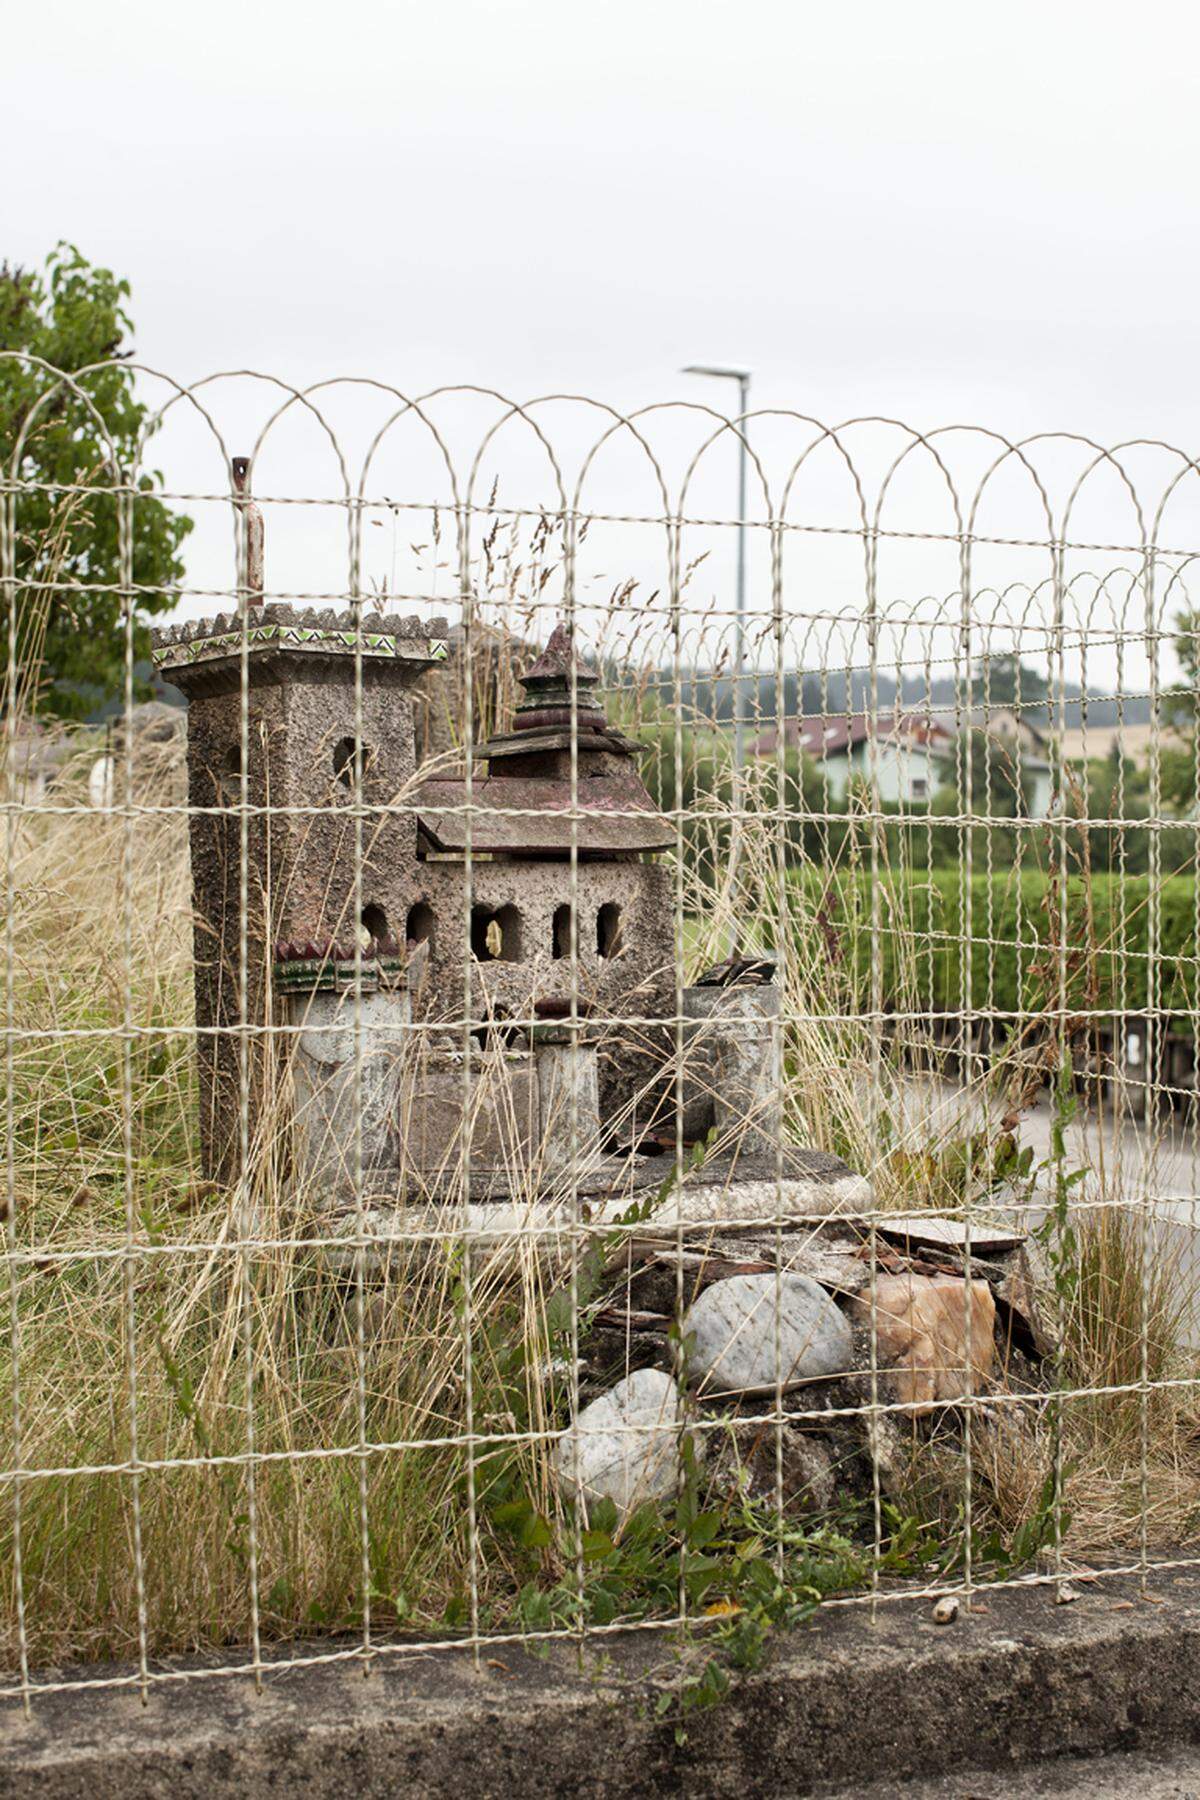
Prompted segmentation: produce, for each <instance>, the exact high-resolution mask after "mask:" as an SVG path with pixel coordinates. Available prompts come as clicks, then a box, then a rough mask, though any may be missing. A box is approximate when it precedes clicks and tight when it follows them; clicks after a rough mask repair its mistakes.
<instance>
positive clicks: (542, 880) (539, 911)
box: [385, 861, 675, 1121]
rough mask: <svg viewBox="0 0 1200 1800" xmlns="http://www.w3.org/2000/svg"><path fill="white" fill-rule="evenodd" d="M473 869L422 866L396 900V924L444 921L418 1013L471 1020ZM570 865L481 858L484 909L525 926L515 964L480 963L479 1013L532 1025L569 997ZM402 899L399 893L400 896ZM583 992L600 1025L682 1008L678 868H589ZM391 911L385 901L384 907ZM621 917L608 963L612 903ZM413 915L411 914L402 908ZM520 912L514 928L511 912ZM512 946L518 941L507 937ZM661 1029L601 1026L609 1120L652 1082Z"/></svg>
mask: <svg viewBox="0 0 1200 1800" xmlns="http://www.w3.org/2000/svg"><path fill="white" fill-rule="evenodd" d="M464 881H465V871H464V866H463V864H462V863H460V862H449V861H445V862H443V861H428V862H421V863H418V864H417V865H416V868H415V872H414V874H413V876H412V878H411V881H410V883H409V884H406V885H405V886H404V887H403V888H402V889H401V890H399V891H397V892H396V898H395V902H394V905H395V913H396V918H397V921H398V922H400V921H403V920H405V919H407V917H408V909H409V908H410V907H412V906H415V905H416V904H417V903H418V902H423V903H424V904H425V905H426V906H428V907H430V908H431V909H432V912H433V915H434V938H433V943H432V947H431V954H430V959H429V966H428V972H427V974H426V976H425V979H424V981H423V983H422V985H421V988H420V990H419V992H417V993H414V996H413V1002H414V1013H415V1016H417V1017H420V1016H424V1017H426V1018H444V1019H454V1020H459V1021H461V1019H462V1008H463V995H464V969H465V966H466V965H465V956H466V953H467V946H466V943H465V941H464V940H465V931H464ZM570 890H571V883H570V867H569V865H568V864H566V863H559V862H500V861H497V862H479V863H477V864H476V865H475V867H474V882H473V891H474V904H475V905H476V906H477V907H479V908H481V909H484V910H486V911H488V912H490V913H493V914H501V915H502V919H503V920H504V922H505V923H509V926H510V929H511V928H512V926H513V925H515V928H516V931H517V934H518V940H519V954H518V955H517V957H516V960H512V961H508V960H502V961H488V962H476V961H474V960H472V964H471V970H472V1017H473V1018H476V1019H480V1020H483V1019H487V1018H489V1017H495V1016H504V1017H515V1018H526V1019H527V1018H529V1017H530V1016H531V1010H532V1005H533V1002H534V1000H535V999H539V998H546V997H548V996H551V995H559V994H566V993H568V992H569V986H570V979H571V963H570V960H569V958H568V957H566V956H562V955H560V956H556V955H555V954H554V951H555V917H556V914H558V915H559V927H560V931H559V945H560V948H561V947H562V936H561V929H562V923H563V916H562V913H561V910H560V909H562V908H565V907H566V906H567V905H568V904H569V900H570ZM391 893H392V891H391V890H389V900H390V899H391ZM578 900H579V913H578V926H577V937H578V952H579V956H578V984H579V985H578V993H579V999H580V1002H581V1004H583V1005H590V1006H591V1008H592V1010H593V1011H594V1012H595V1013H596V1014H597V1015H598V1016H599V1017H601V1018H606V1017H616V1018H618V1019H621V1018H637V1017H639V1016H640V1017H656V1016H661V1015H662V1014H663V1013H664V1012H666V1013H669V1012H671V1011H672V1010H673V1006H674V993H675V977H674V956H675V948H674V930H673V924H672V918H673V913H672V898H671V871H670V869H669V868H667V867H665V866H663V865H661V864H657V863H648V862H647V863H639V862H597V863H583V864H581V865H580V866H579V869H578ZM385 903H386V902H385ZM604 906H616V907H618V908H619V909H620V921H619V931H620V937H619V943H618V946H617V953H616V954H615V955H611V956H607V957H606V956H602V955H601V954H600V953H599V949H598V943H597V920H598V915H599V912H600V909H601V907H604ZM402 908H403V910H401V909H402ZM507 908H513V909H515V913H516V914H517V915H518V916H517V918H516V919H515V920H512V919H510V918H508V917H506V916H505V915H504V912H503V909H507ZM508 941H509V943H510V946H511V939H509V940H508ZM660 1036H661V1031H660V1030H659V1029H658V1028H656V1027H647V1026H630V1027H628V1028H626V1029H624V1030H621V1029H619V1028H616V1029H610V1030H607V1031H605V1030H602V1031H601V1032H600V1034H599V1043H600V1098H601V1110H602V1113H603V1116H604V1118H605V1120H606V1121H612V1120H613V1119H614V1117H616V1116H617V1115H618V1114H619V1113H620V1112H621V1111H622V1109H624V1108H626V1107H627V1106H628V1105H629V1104H630V1103H631V1102H632V1100H633V1098H634V1096H635V1095H636V1094H637V1093H638V1091H639V1090H640V1089H641V1088H642V1087H643V1086H645V1085H646V1084H647V1083H648V1082H649V1081H650V1079H651V1077H652V1074H653V1061H654V1056H655V1055H656V1054H660V1052H656V1050H655V1046H656V1045H657V1043H658V1039H659V1037H660Z"/></svg>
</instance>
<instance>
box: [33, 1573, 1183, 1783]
mask: <svg viewBox="0 0 1200 1800" xmlns="http://www.w3.org/2000/svg"><path fill="white" fill-rule="evenodd" d="M1148 1591H1149V1598H1143V1596H1142V1594H1141V1592H1140V1589H1139V1586H1138V1584H1137V1582H1136V1581H1135V1580H1133V1579H1130V1578H1127V1577H1120V1578H1111V1579H1106V1580H1104V1581H1098V1582H1095V1583H1093V1584H1089V1585H1088V1586H1086V1587H1084V1588H1083V1590H1082V1592H1081V1597H1080V1598H1079V1600H1078V1601H1076V1602H1075V1604H1073V1605H1071V1606H1056V1605H1055V1604H1054V1597H1053V1589H1050V1588H1044V1587H1038V1588H1026V1589H1019V1590H1016V1591H1006V1592H996V1593H991V1594H988V1593H985V1594H983V1595H982V1597H981V1602H980V1604H981V1609H982V1608H986V1611H984V1610H980V1611H978V1612H976V1613H974V1614H972V1615H971V1616H970V1617H969V1618H968V1617H966V1616H962V1617H960V1618H959V1620H958V1621H957V1623H955V1624H953V1625H950V1626H936V1625H934V1624H933V1623H932V1622H931V1619H930V1608H929V1604H928V1602H924V1603H909V1602H900V1603H896V1602H888V1603H887V1604H884V1605H881V1607H880V1608H879V1616H878V1620H877V1622H876V1623H875V1624H874V1625H872V1624H871V1622H870V1619H869V1617H868V1615H867V1613H866V1610H865V1609H859V1608H839V1609H832V1610H830V1609H826V1610H824V1611H823V1612H822V1613H821V1614H820V1615H819V1616H818V1618H817V1619H816V1620H814V1622H813V1624H812V1625H811V1626H810V1627H808V1628H806V1629H804V1630H802V1631H799V1632H796V1633H793V1634H791V1635H790V1636H788V1637H787V1638H785V1639H783V1640H781V1642H780V1643H779V1645H778V1646H777V1647H776V1648H775V1650H774V1652H773V1654H772V1655H771V1657H770V1660H769V1662H768V1664H767V1666H766V1667H765V1668H764V1669H762V1670H760V1671H759V1672H758V1673H756V1674H754V1675H752V1676H747V1677H745V1678H741V1679H739V1678H738V1677H736V1676H735V1677H734V1678H733V1681H732V1685H731V1691H730V1694H729V1696H728V1697H727V1699H725V1700H724V1701H722V1702H721V1703H720V1704H719V1705H717V1706H715V1707H713V1708H711V1709H708V1710H705V1711H703V1712H699V1713H697V1712H693V1713H691V1714H689V1716H688V1718H687V1720H686V1730H687V1740H686V1742H685V1743H683V1744H682V1745H680V1744H678V1743H677V1742H676V1737H675V1719H674V1717H673V1715H672V1713H671V1712H668V1713H667V1714H666V1716H665V1717H664V1716H660V1715H659V1714H658V1713H657V1711H656V1701H657V1698H658V1695H659V1694H660V1693H661V1692H663V1691H665V1690H667V1689H670V1688H671V1687H673V1686H674V1685H675V1684H676V1683H677V1682H678V1680H679V1676H680V1672H681V1667H682V1665H681V1662H680V1659H679V1657H678V1655H677V1653H676V1650H675V1648H674V1645H673V1644H672V1643H671V1642H668V1641H664V1639H663V1638H662V1637H660V1636H659V1635H658V1634H651V1633H636V1634H634V1633H631V1634H629V1635H628V1636H624V1635H622V1636H620V1637H614V1638H612V1639H607V1640H597V1641H596V1642H595V1643H594V1645H593V1646H591V1647H590V1648H589V1652H588V1657H587V1659H586V1661H585V1666H584V1667H583V1669H582V1670H581V1669H580V1667H579V1666H578V1663H577V1660H576V1658H575V1655H574V1652H573V1651H572V1650H571V1649H570V1648H563V1647H559V1646H556V1647H555V1648H554V1649H553V1651H552V1652H551V1653H550V1655H549V1656H547V1657H545V1658H544V1659H543V1658H539V1657H535V1656H532V1655H528V1654H526V1653H523V1652H520V1651H516V1652H514V1651H513V1650H512V1649H510V1648H509V1647H507V1646H506V1647H502V1648H500V1649H498V1650H497V1651H496V1652H495V1653H494V1654H493V1655H492V1656H488V1657H485V1664H484V1667H483V1669H482V1670H481V1671H479V1672H476V1671H475V1670H474V1669H473V1668H472V1666H471V1664H470V1661H469V1659H468V1658H467V1656H465V1655H464V1654H462V1653H460V1652H457V1651H455V1652H451V1653H446V1652H445V1651H438V1652H433V1653H430V1654H428V1655H421V1656H420V1657H418V1658H416V1659H411V1660H410V1659H409V1658H407V1657H406V1658H404V1659H402V1660H401V1659H396V1660H389V1659H383V1660H381V1662H380V1663H379V1664H377V1665H376V1668H375V1670H374V1672H373V1673H372V1675H371V1678H370V1679H369V1680H364V1678H363V1675H362V1672H361V1669H360V1668H359V1667H357V1666H356V1665H354V1664H344V1665H343V1664H338V1665H333V1666H327V1667H323V1668H315V1669H299V1670H298V1669H289V1668H288V1666H287V1664H286V1663H284V1662H281V1663H279V1664H276V1665H273V1666H272V1668H271V1670H270V1671H269V1673H268V1675H267V1677H266V1680H265V1683H264V1689H263V1692H262V1693H261V1694H256V1693H255V1692H254V1690H253V1688H252V1687H251V1685H250V1683H249V1681H248V1680H242V1679H214V1680H207V1681H199V1682H196V1683H194V1684H191V1683H186V1682H179V1683H170V1684H168V1685H166V1686H164V1687H158V1688H155V1689H154V1690H153V1691H152V1693H151V1696H150V1700H149V1703H148V1705H146V1706H145V1707H143V1706H142V1704H141V1702H140V1699H139V1697H138V1696H137V1694H136V1693H134V1692H130V1691H129V1690H113V1689H100V1690H93V1691H79V1692H74V1691H70V1690H67V1691H64V1692H60V1693H57V1694H51V1695H46V1696H45V1697H43V1698H40V1699H38V1700H36V1701H35V1703H34V1715H33V1719H32V1721H26V1720H25V1719H24V1718H23V1716H22V1715H21V1713H20V1709H19V1707H18V1706H16V1705H14V1704H11V1703H10V1704H9V1706H8V1709H7V1711H6V1712H4V1713H2V1714H0V1796H21V1797H24V1796H26V1795H34V1794H36V1795H38V1796H43V1797H54V1800H57V1797H62V1800H67V1797H68V1796H70V1797H71V1800H75V1797H76V1796H78V1795H80V1794H85V1793H86V1794H87V1795H88V1796H89V1800H103V1797H106V1796H109V1795H113V1796H116V1795H121V1796H123V1797H124V1800H143V1797H146V1800H149V1797H151V1796H154V1797H157V1796H160V1795H168V1794H169V1795H170V1796H171V1800H192V1797H193V1796H195V1797H197V1800H199V1797H200V1796H204V1797H205V1800H209V1797H211V1796H234V1795H238V1796H243V1795H257V1794H262V1793H269V1792H275V1791H277V1790H279V1789H282V1788H287V1789H288V1790H290V1791H292V1792H296V1791H301V1792H303V1793H304V1794H306V1795H314V1796H322V1797H323V1796H328V1797H329V1800H341V1797H342V1796H353V1800H374V1797H375V1796H382V1795H392V1794H399V1793H404V1794H406V1795H416V1796H431V1797H433V1796H438V1797H440V1796H453V1800H463V1797H464V1796H470V1800H487V1797H489V1796H492V1795H507V1794H509V1793H511V1792H513V1791H514V1790H516V1791H519V1792H520V1793H521V1794H522V1795H523V1796H542V1795H545V1796H551V1795H555V1796H557V1795H588V1796H606V1795H617V1794H620V1795H622V1796H624V1797H625V1800H628V1797H629V1796H632V1795H640V1794H647V1795H648V1794H670V1793H682V1792H687V1793H691V1794H697V1795H700V1794H702V1795H705V1796H708V1795H713V1796H724V1795H737V1796H739V1797H740V1800H745V1796H747V1795H757V1794H772V1795H780V1794H806V1793H819V1792H822V1791H826V1792H828V1791H831V1790H836V1789H837V1788H841V1787H845V1788H848V1789H850V1791H857V1789H858V1788H860V1787H862V1786H865V1785H866V1784H868V1783H870V1782H876V1783H877V1782H881V1781H887V1780H896V1781H903V1780H905V1779H908V1778H911V1777H914V1776H924V1777H932V1776H936V1775H941V1774H945V1773H949V1772H952V1771H954V1770H956V1769H967V1768H971V1767H984V1768H1008V1769H1013V1768H1014V1767H1016V1766H1018V1765H1020V1764H1023V1763H1031V1762H1036V1761H1038V1760H1041V1759H1045V1758H1049V1757H1055V1756H1072V1757H1080V1756H1089V1755H1098V1754H1100V1753H1102V1752H1108V1751H1114V1750H1130V1749H1153V1748H1157V1747H1160V1746H1165V1745H1169V1744H1173V1743H1180V1742H1188V1741H1191V1740H1193V1739H1194V1738H1195V1737H1196V1736H1197V1734H1198V1732H1200V1574H1198V1573H1196V1572H1193V1571H1191V1570H1188V1571H1185V1572H1182V1573H1176V1574H1166V1575H1160V1576H1156V1577H1154V1578H1153V1579H1152V1580H1151V1582H1150V1584H1149V1590H1148ZM172 1666H173V1667H174V1668H175V1669H179V1668H180V1667H182V1666H183V1665H179V1664H175V1665H172ZM196 1666H197V1667H202V1666H203V1665H202V1664H197V1665H196ZM104 1672H105V1673H110V1672H111V1671H108V1670H106V1671H104ZM92 1673H93V1674H95V1673H99V1671H93V1672H92ZM86 1675H87V1671H80V1672H79V1678H80V1679H81V1680H83V1679H86Z"/></svg>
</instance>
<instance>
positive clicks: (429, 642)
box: [155, 625, 449, 668]
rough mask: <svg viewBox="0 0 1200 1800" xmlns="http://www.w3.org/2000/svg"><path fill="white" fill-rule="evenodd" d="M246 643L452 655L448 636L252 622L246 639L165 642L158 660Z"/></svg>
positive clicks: (211, 653)
mask: <svg viewBox="0 0 1200 1800" xmlns="http://www.w3.org/2000/svg"><path fill="white" fill-rule="evenodd" d="M243 642H244V643H245V644H246V647H247V649H248V650H250V651H251V652H253V651H255V650H299V651H308V652H318V653H319V654H321V655H322V656H329V655H331V654H332V655H335V656H353V655H354V652H355V647H356V645H357V644H358V643H359V642H361V644H362V651H363V655H364V656H388V657H395V658H397V659H398V660H400V661H404V660H405V659H406V658H410V657H412V658H430V659H432V660H433V661H434V662H444V661H445V659H446V656H447V655H448V654H449V644H448V643H447V641H446V639H445V638H424V639H423V638H412V637H398V636H397V635H396V634H395V633H394V632H391V631H364V632H362V633H361V634H360V633H357V632H355V631H353V630H340V629H337V628H335V627H330V626H328V625H325V626H321V625H251V626H250V627H249V629H248V630H247V631H246V633H245V636H244V638H243V634H242V632H241V631H240V630H237V631H225V632H221V633H219V634H218V635H217V636H216V637H201V638H190V639H186V640H185V641H184V642H183V643H179V644H167V645H164V646H163V647H162V648H160V649H158V650H156V652H155V662H156V663H157V664H158V666H159V667H160V668H165V667H170V666H171V665H172V664H179V663H198V662H209V661H214V662H215V661H216V660H218V659H219V658H225V657H230V656H240V655H241V651H242V645H243Z"/></svg>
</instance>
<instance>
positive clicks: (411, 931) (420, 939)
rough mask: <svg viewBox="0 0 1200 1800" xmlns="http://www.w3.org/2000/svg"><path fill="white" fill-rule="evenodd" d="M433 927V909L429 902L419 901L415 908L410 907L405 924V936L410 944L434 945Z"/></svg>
mask: <svg viewBox="0 0 1200 1800" xmlns="http://www.w3.org/2000/svg"><path fill="white" fill-rule="evenodd" d="M433 927H434V917H433V908H432V906H430V904H429V902H428V901H427V900H418V901H417V903H416V905H415V906H410V907H409V909H408V918H407V919H406V920H405V922H404V935H405V937H406V938H407V940H408V942H409V943H410V944H430V945H432V943H433Z"/></svg>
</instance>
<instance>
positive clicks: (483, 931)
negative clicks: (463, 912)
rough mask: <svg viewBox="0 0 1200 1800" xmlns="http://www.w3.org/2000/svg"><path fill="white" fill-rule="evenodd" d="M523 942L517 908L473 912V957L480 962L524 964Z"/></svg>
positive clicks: (485, 907) (488, 907)
mask: <svg viewBox="0 0 1200 1800" xmlns="http://www.w3.org/2000/svg"><path fill="white" fill-rule="evenodd" d="M521 939H522V932H521V914H520V912H519V910H518V909H517V907H515V906H501V907H499V908H498V909H493V908H492V907H490V906H473V907H472V908H471V954H472V956H473V957H474V958H475V960H476V962H520V960H521Z"/></svg>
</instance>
